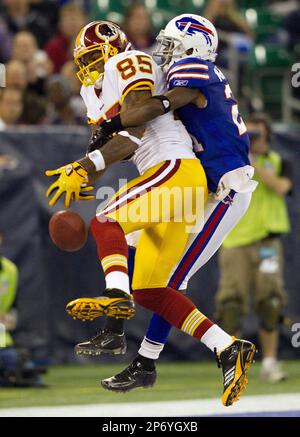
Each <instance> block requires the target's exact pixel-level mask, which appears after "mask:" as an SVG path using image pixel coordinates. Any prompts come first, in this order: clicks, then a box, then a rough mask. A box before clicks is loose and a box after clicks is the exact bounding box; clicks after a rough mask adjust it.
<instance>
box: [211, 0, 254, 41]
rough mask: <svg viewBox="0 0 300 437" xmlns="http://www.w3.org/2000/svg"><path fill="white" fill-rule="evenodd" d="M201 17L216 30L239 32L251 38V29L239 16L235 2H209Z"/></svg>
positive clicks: (226, 0) (227, 0)
mask: <svg viewBox="0 0 300 437" xmlns="http://www.w3.org/2000/svg"><path fill="white" fill-rule="evenodd" d="M203 15H204V17H205V18H207V19H208V20H210V21H211V22H212V23H213V24H214V25H215V27H216V28H217V30H223V31H224V32H239V33H244V34H245V35H248V36H249V37H252V32H251V29H250V27H249V26H248V23H247V21H246V19H245V18H244V17H243V15H242V14H240V12H239V10H238V8H237V6H236V3H235V0H209V1H208V4H207V7H206V9H205V11H204V14H203Z"/></svg>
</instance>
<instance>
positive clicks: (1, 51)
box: [0, 17, 12, 64]
mask: <svg viewBox="0 0 300 437" xmlns="http://www.w3.org/2000/svg"><path fill="white" fill-rule="evenodd" d="M0 41H1V44H0V62H1V63H2V64H5V63H6V62H7V61H8V60H9V58H10V53H11V47H12V39H11V35H10V34H9V32H8V28H7V25H6V23H5V21H4V20H3V19H2V18H1V17H0Z"/></svg>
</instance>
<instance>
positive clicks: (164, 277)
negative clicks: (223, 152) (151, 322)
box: [100, 159, 207, 290]
mask: <svg viewBox="0 0 300 437" xmlns="http://www.w3.org/2000/svg"><path fill="white" fill-rule="evenodd" d="M206 200H207V182H206V176H205V173H204V170H203V167H202V165H201V163H200V161H199V160H198V159H181V160H171V161H164V162H162V163H161V164H159V165H156V166H154V167H152V168H151V169H149V170H148V171H146V172H145V173H144V174H143V175H142V176H139V177H138V178H136V179H134V180H132V181H130V182H129V183H128V184H126V185H124V186H123V187H122V188H121V189H120V190H119V191H118V193H117V194H116V195H115V196H114V197H113V198H112V199H111V200H110V202H109V204H108V205H107V206H106V207H105V208H104V210H102V211H101V212H100V214H104V215H105V216H106V217H109V218H111V219H113V220H115V221H117V222H119V224H120V226H121V227H122V229H123V230H124V233H125V234H129V233H131V232H134V231H137V230H141V229H142V230H143V231H142V232H141V235H140V238H139V241H138V245H137V250H136V255H135V266H134V276H133V281H132V288H133V290H136V289H141V288H159V287H165V286H166V285H167V283H168V280H169V277H170V275H171V272H172V271H173V269H174V268H175V266H176V265H177V264H178V262H179V261H180V259H181V256H182V254H183V251H184V249H185V245H186V243H187V239H188V236H189V233H188V230H189V228H190V227H192V226H193V225H194V224H195V221H196V217H197V216H199V215H200V214H202V213H203V211H204V206H205V202H206Z"/></svg>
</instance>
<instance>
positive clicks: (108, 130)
mask: <svg viewBox="0 0 300 437" xmlns="http://www.w3.org/2000/svg"><path fill="white" fill-rule="evenodd" d="M100 128H101V130H102V131H103V132H104V133H105V134H106V135H112V134H114V133H115V132H118V131H119V130H122V129H124V127H123V125H122V122H121V116H120V114H118V115H116V116H115V117H113V118H111V119H110V120H104V121H103V122H102V123H101V125H100Z"/></svg>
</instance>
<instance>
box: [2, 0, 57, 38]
mask: <svg viewBox="0 0 300 437" xmlns="http://www.w3.org/2000/svg"><path fill="white" fill-rule="evenodd" d="M3 3H4V13H3V19H4V21H5V22H6V23H7V27H8V30H9V32H10V33H11V34H12V35H14V34H16V33H18V32H20V31H22V30H30V32H32V33H33V34H34V35H35V37H36V39H37V41H38V44H39V45H40V46H42V45H43V44H45V42H46V41H47V40H48V39H49V38H50V36H51V33H52V31H53V28H52V26H51V24H50V21H49V18H51V17H52V14H45V13H43V12H39V10H38V9H37V8H36V6H35V7H31V5H30V3H31V2H30V1H29V0H3ZM43 3H45V4H46V3H47V4H48V5H49V7H50V4H51V10H52V11H55V10H56V8H57V6H56V5H55V3H53V2H49V1H47V2H43Z"/></svg>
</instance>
